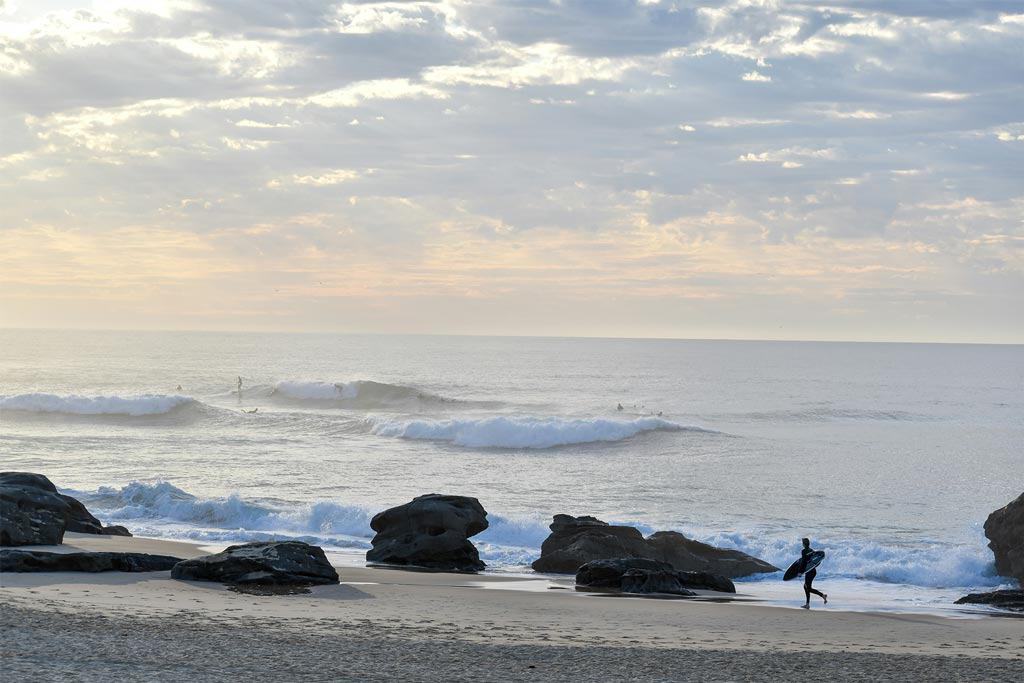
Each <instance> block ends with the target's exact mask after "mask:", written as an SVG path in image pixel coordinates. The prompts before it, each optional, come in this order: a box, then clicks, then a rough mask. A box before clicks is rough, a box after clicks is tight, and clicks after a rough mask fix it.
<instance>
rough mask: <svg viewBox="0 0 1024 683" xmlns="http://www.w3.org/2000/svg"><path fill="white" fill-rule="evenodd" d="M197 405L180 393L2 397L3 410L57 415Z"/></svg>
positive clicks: (158, 411) (135, 413) (139, 412)
mask: <svg viewBox="0 0 1024 683" xmlns="http://www.w3.org/2000/svg"><path fill="white" fill-rule="evenodd" d="M194 403H196V401H195V399H193V398H191V397H190V396H181V395H178V394H137V395H131V396H117V395H112V396H81V395H78V394H46V393H34V394H16V395H13V396H0V411H2V410H10V411H17V412H24V413H55V414H64V415H127V416H131V417H140V416H144V415H164V414H166V413H170V412H171V411H173V410H175V409H177V408H181V407H183V406H185V405H190V404H194Z"/></svg>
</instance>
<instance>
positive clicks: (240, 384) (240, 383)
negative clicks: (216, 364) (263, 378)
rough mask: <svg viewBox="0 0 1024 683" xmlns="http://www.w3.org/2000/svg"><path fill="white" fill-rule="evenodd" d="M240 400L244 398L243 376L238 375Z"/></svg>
mask: <svg viewBox="0 0 1024 683" xmlns="http://www.w3.org/2000/svg"><path fill="white" fill-rule="evenodd" d="M238 400H239V401H241V400H242V376H241V375H239V376H238Z"/></svg>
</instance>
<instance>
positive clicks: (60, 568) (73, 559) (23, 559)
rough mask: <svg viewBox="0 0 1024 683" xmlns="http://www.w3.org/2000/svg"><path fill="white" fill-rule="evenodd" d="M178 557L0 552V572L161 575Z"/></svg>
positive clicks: (23, 551) (177, 561)
mask: <svg viewBox="0 0 1024 683" xmlns="http://www.w3.org/2000/svg"><path fill="white" fill-rule="evenodd" d="M179 562H181V558H180V557H170V556H168V555H148V554H146V553H107V552H98V553H47V552H42V551H39V550H0V572H160V571H167V570H168V569H170V568H171V567H173V566H174V565H176V564H177V563H179Z"/></svg>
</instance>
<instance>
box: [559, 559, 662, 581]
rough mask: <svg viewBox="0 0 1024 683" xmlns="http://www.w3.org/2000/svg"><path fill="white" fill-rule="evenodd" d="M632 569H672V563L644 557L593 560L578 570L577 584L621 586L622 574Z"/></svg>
mask: <svg viewBox="0 0 1024 683" xmlns="http://www.w3.org/2000/svg"><path fill="white" fill-rule="evenodd" d="M631 569H644V570H648V571H671V570H672V565H670V564H669V563H668V562H659V561H658V560H647V559H644V558H642V557H618V558H615V559H611V560H594V561H593V562H587V563H586V564H585V565H583V566H582V567H580V568H579V570H578V571H577V572H576V585H577V586H592V587H594V588H619V587H621V586H622V575H623V574H625V573H626V572H628V571H629V570H631Z"/></svg>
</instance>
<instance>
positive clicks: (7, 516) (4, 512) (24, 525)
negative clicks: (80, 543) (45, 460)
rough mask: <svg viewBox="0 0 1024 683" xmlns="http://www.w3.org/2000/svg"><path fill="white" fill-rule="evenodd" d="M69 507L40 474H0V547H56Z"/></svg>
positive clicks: (66, 519) (60, 537) (62, 535)
mask: <svg viewBox="0 0 1024 683" xmlns="http://www.w3.org/2000/svg"><path fill="white" fill-rule="evenodd" d="M70 512H71V507H70V505H69V504H68V502H67V501H66V500H65V499H64V497H63V496H61V495H60V494H59V493H57V488H56V487H55V486H54V485H53V484H52V483H50V480H49V479H47V478H46V477H44V476H42V475H41V474H30V473H28V472H0V545H5V546H12V545H56V544H58V543H60V542H61V541H63V540H64V530H65V529H66V528H67V525H68V516H69V514H70Z"/></svg>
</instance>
